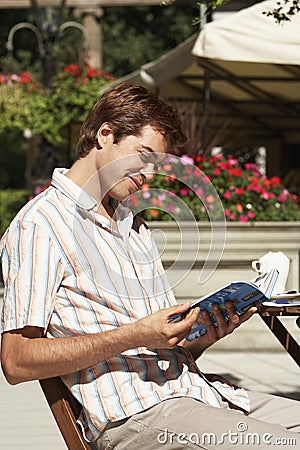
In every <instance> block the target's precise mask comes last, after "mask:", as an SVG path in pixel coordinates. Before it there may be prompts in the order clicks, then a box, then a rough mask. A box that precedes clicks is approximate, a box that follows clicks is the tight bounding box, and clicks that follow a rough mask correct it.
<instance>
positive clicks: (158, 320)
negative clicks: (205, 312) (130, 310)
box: [135, 303, 199, 348]
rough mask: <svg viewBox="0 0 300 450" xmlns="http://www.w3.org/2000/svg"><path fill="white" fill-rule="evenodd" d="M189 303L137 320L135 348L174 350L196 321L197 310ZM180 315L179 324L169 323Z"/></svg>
mask: <svg viewBox="0 0 300 450" xmlns="http://www.w3.org/2000/svg"><path fill="white" fill-rule="evenodd" d="M190 306H191V303H185V304H182V305H176V306H172V307H171V308H166V309H161V310H160V311H158V312H156V313H154V314H151V315H150V316H147V317H144V318H142V319H140V320H138V321H137V322H136V323H135V324H136V330H137V331H136V333H137V347H141V346H142V347H148V348H174V347H176V345H178V344H179V343H180V342H181V341H182V340H183V339H184V338H185V337H186V336H187V334H188V333H189V332H190V330H191V328H192V326H193V324H194V323H195V322H196V321H197V319H198V314H199V308H192V309H191V310H190V311H189V312H188V310H189V308H190ZM177 314H179V315H181V316H182V319H181V320H180V321H179V322H170V319H171V317H172V316H174V315H177Z"/></svg>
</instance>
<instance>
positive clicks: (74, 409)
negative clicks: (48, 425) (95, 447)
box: [40, 377, 91, 450]
mask: <svg viewBox="0 0 300 450" xmlns="http://www.w3.org/2000/svg"><path fill="white" fill-rule="evenodd" d="M40 385H41V388H42V390H43V392H44V395H45V397H46V399H47V402H48V404H49V406H50V408H51V411H52V414H53V416H54V418H55V420H56V423H57V425H58V427H59V429H60V431H61V434H62V436H63V438H64V440H65V443H66V444H67V447H68V449H70V450H91V447H90V446H89V444H88V443H87V442H86V441H85V439H84V438H83V436H82V433H81V430H80V427H79V426H78V424H77V423H76V420H77V418H78V417H79V414H80V411H81V405H80V403H78V402H77V400H76V399H75V398H74V397H73V395H72V394H71V392H70V391H69V389H68V388H67V387H66V386H65V385H64V383H63V381H62V380H61V378H60V377H55V378H48V379H46V380H40Z"/></svg>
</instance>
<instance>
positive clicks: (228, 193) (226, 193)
mask: <svg viewBox="0 0 300 450" xmlns="http://www.w3.org/2000/svg"><path fill="white" fill-rule="evenodd" d="M223 197H224V198H227V200H228V199H229V198H230V197H231V193H230V192H229V191H226V192H224V194H223Z"/></svg>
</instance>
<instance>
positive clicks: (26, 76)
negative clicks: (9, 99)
mask: <svg viewBox="0 0 300 450" xmlns="http://www.w3.org/2000/svg"><path fill="white" fill-rule="evenodd" d="M30 81H31V75H30V73H29V72H21V73H20V83H22V84H29V83H30Z"/></svg>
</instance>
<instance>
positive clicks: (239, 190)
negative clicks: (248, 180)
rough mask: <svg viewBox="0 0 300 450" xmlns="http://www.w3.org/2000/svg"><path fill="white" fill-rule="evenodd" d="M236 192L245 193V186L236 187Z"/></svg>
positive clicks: (238, 193)
mask: <svg viewBox="0 0 300 450" xmlns="http://www.w3.org/2000/svg"><path fill="white" fill-rule="evenodd" d="M235 193H236V194H237V195H242V194H243V193H244V188H243V187H239V188H236V190H235Z"/></svg>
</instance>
